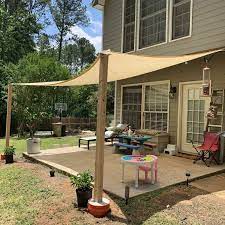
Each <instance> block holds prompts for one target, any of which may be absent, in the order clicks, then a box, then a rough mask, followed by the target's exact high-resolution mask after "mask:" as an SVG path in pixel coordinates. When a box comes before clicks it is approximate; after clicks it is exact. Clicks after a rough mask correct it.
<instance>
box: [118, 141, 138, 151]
mask: <svg viewBox="0 0 225 225" xmlns="http://www.w3.org/2000/svg"><path fill="white" fill-rule="evenodd" d="M114 146H115V153H118V152H119V150H120V148H121V147H124V148H126V149H127V150H132V151H133V153H134V152H135V151H136V150H138V149H140V146H137V145H129V144H126V143H121V142H118V143H114Z"/></svg>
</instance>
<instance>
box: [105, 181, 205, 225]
mask: <svg viewBox="0 0 225 225" xmlns="http://www.w3.org/2000/svg"><path fill="white" fill-rule="evenodd" d="M207 193H208V192H206V191H203V190H200V189H197V188H195V187H192V186H189V187H186V186H185V185H180V186H173V187H169V188H167V189H163V190H159V191H155V192H151V193H146V194H143V195H140V196H137V197H133V198H131V199H129V202H128V205H126V204H125V200H124V199H121V198H119V197H117V196H114V195H111V194H109V196H110V197H111V198H112V200H113V201H114V202H115V203H116V204H117V205H118V206H119V207H120V209H121V211H122V213H123V214H124V215H125V217H126V220H125V219H122V221H121V218H120V217H118V218H117V217H114V216H113V215H111V216H110V215H109V219H111V220H113V221H118V222H123V223H126V224H129V225H130V224H134V225H141V224H143V223H144V222H145V221H146V220H148V219H149V218H150V217H151V216H153V215H154V214H156V213H158V212H160V211H163V210H164V209H167V208H168V207H172V206H173V205H175V204H177V203H179V202H181V201H183V200H189V199H192V198H194V197H196V196H198V195H203V194H207ZM157 224H158V223H157ZM160 224H161V223H160ZM162 224H164V223H162ZM165 224H174V223H165ZM151 225H153V224H151Z"/></svg>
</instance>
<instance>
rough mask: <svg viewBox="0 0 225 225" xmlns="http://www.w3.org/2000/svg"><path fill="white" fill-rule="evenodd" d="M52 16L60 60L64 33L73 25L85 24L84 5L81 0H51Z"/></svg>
mask: <svg viewBox="0 0 225 225" xmlns="http://www.w3.org/2000/svg"><path fill="white" fill-rule="evenodd" d="M50 11H51V14H52V18H53V20H54V22H55V24H56V27H57V29H58V31H59V33H58V34H57V42H58V60H59V61H60V60H61V56H62V47H63V42H64V39H65V37H66V35H67V34H68V33H69V32H70V29H71V28H72V27H73V26H75V25H78V26H80V25H87V24H88V18H87V15H86V6H84V5H83V4H82V0H52V1H51V3H50Z"/></svg>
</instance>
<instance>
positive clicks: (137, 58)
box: [15, 49, 224, 87]
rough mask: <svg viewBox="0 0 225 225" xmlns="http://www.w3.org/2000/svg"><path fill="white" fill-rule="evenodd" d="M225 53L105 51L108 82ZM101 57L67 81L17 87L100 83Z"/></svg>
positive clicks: (215, 51)
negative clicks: (143, 53) (172, 53)
mask: <svg viewBox="0 0 225 225" xmlns="http://www.w3.org/2000/svg"><path fill="white" fill-rule="evenodd" d="M221 51H224V49H219V50H213V51H207V52H202V53H196V54H190V55H183V56H143V55H133V54H124V53H116V52H111V51H109V50H108V51H103V54H108V55H109V61H108V82H112V81H117V80H123V79H127V78H131V77H135V76H140V75H142V74H146V73H151V72H154V71H157V70H161V69H165V68H168V67H171V66H175V65H178V64H181V63H184V62H188V61H191V60H194V59H197V58H201V57H204V56H207V55H210V54H213V53H217V52H221ZM99 64H100V63H99V57H97V59H96V61H95V62H94V63H93V64H92V65H91V67H90V68H89V69H88V70H86V71H84V72H83V73H82V74H80V75H79V76H77V77H74V78H72V79H70V80H66V81H55V82H39V83H20V84H15V85H33V86H61V87H63V86H82V85H90V84H98V83H99Z"/></svg>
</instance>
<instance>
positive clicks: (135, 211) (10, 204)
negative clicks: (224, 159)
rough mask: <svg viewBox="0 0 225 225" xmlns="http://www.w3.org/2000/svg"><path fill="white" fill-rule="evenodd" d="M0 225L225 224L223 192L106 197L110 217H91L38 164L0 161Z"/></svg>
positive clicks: (62, 180)
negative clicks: (126, 199)
mask: <svg viewBox="0 0 225 225" xmlns="http://www.w3.org/2000/svg"><path fill="white" fill-rule="evenodd" d="M0 187H1V189H0V190H1V191H0V212H1V213H0V221H1V222H0V224H5V225H11V224H17V225H39V224H40V225H43V224H46V225H62V224H67V225H94V224H100V225H111V224H113V225H122V224H129V225H182V224H188V225H189V224H191V225H192V224H193V225H194V224H195V225H196V224H206V225H210V224H212V225H213V224H221V225H222V224H224V217H225V209H224V204H225V193H224V191H222V192H219V194H217V193H212V194H210V193H207V192H206V191H203V190H201V189H198V188H195V187H191V186H190V187H186V186H185V185H181V186H176V187H170V188H167V189H165V190H161V191H158V192H154V193H148V194H144V195H142V196H139V197H135V198H132V199H130V200H129V204H128V205H126V204H125V202H124V200H123V199H121V198H117V197H115V196H111V195H110V196H107V198H109V199H110V201H111V210H112V211H111V213H110V214H109V215H108V216H107V217H105V218H100V219H97V218H94V217H93V216H91V215H90V214H88V213H87V212H86V211H85V210H78V209H77V208H76V207H74V202H75V200H74V194H75V193H74V189H73V188H72V187H71V184H70V181H69V178H68V177H66V176H63V175H60V174H56V176H55V177H54V178H50V177H49V169H48V168H46V167H43V166H41V165H38V164H32V163H28V162H23V161H19V162H17V163H14V164H12V165H5V164H3V163H2V162H0Z"/></svg>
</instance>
